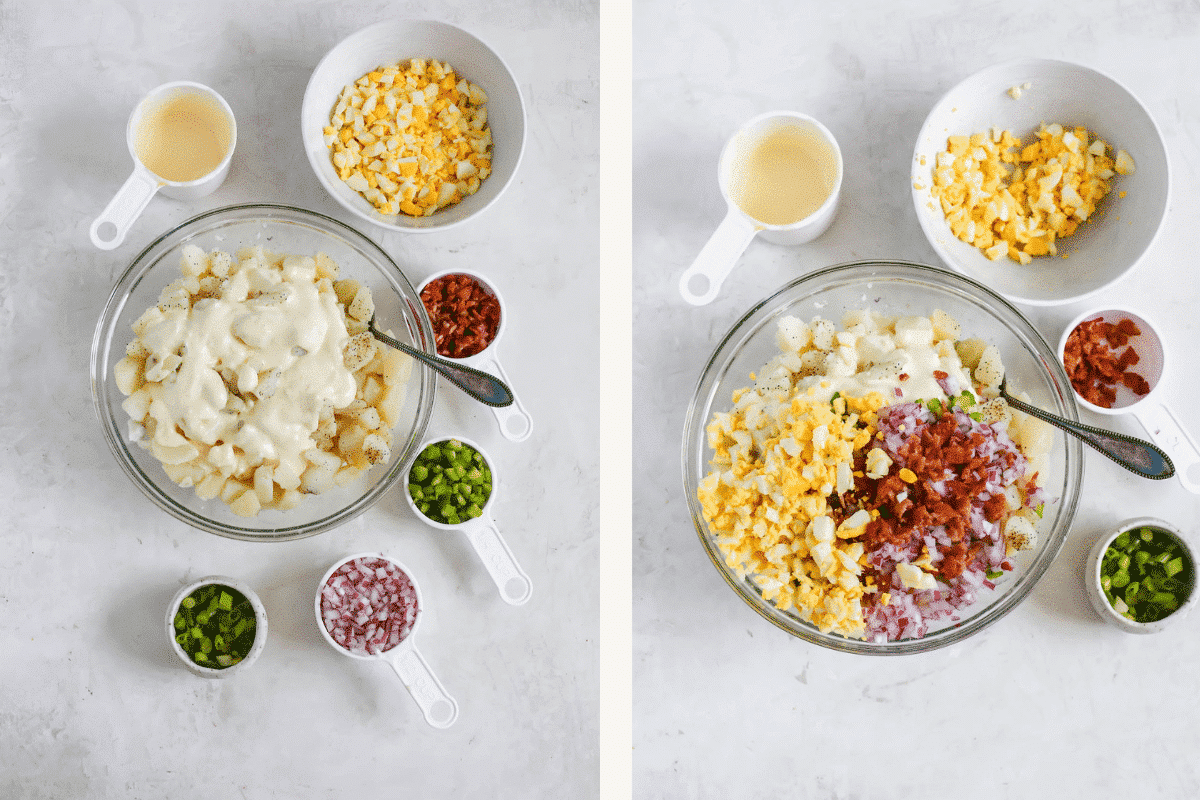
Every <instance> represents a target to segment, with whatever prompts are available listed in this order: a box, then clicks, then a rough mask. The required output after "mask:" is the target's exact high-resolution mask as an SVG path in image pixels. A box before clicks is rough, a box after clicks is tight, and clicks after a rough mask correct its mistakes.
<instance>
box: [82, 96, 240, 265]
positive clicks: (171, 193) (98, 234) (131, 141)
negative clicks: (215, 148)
mask: <svg viewBox="0 0 1200 800" xmlns="http://www.w3.org/2000/svg"><path fill="white" fill-rule="evenodd" d="M177 94H202V95H206V96H208V97H209V98H211V99H212V100H215V101H216V102H217V103H218V104H219V105H220V107H221V109H222V110H223V111H224V113H225V116H226V117H227V119H228V122H229V149H228V151H227V152H226V153H225V157H224V158H223V159H222V160H221V163H220V164H218V165H217V167H216V168H215V169H214V170H212V171H211V172H209V173H208V174H207V175H204V176H202V177H200V178H197V179H196V180H192V181H170V180H167V179H165V178H163V177H161V176H159V175H156V174H154V173H153V172H151V171H150V169H149V168H148V167H146V165H145V164H143V163H142V161H141V159H140V158H139V157H138V152H137V142H138V133H139V129H140V127H141V123H142V120H143V119H144V118H145V116H146V114H147V112H149V111H152V110H154V109H155V108H157V107H158V106H159V105H160V104H161V103H163V102H166V101H167V100H168V99H170V98H171V97H172V96H174V95H177ZM125 142H126V144H127V145H128V146H129V154H130V155H131V156H133V174H131V175H130V176H129V178H128V179H126V181H125V183H124V185H123V186H121V188H120V189H119V190H117V193H116V195H115V196H114V197H113V199H112V200H111V201H109V204H108V205H107V206H106V207H105V208H104V210H103V211H102V212H100V216H99V217H97V218H96V220H95V221H94V222H93V223H92V227H91V229H90V230H89V231H88V233H89V235H90V237H91V239H92V244H94V245H95V246H96V247H99V248H100V249H101V250H112V249H113V248H114V247H117V246H118V245H120V244H121V242H123V241H125V235H126V234H127V233H128V232H129V228H130V226H132V225H133V222H134V220H136V219H137V218H138V216H139V215H140V214H141V213H142V211H143V210H144V209H145V208H146V206H147V205H148V204H149V202H150V199H151V198H152V197H154V195H155V194H156V193H158V192H159V191H162V193H163V194H164V195H166V196H167V197H170V198H173V199H175V200H196V199H199V198H201V197H204V196H206V195H209V194H212V193H213V192H214V191H216V189H217V187H219V186H220V185H221V183H222V182H223V181H224V180H225V176H226V175H228V174H229V164H230V162H231V161H232V160H233V151H234V149H235V148H236V146H237V122H236V120H235V119H234V117H233V109H231V108H230V107H229V103H227V102H225V98H223V97H221V95H219V94H217V92H216V91H214V90H213V89H210V88H209V87H207V86H205V85H203V84H200V83H194V82H193V81H173V82H171V83H164V84H163V85H162V86H159V87H157V88H155V89H152V90H151V91H150V93H149V94H147V95H146V96H145V97H143V98H142V100H141V102H139V103H138V104H137V106H136V107H135V108H134V109H133V113H132V114H130V115H129V123H128V125H126V128H125Z"/></svg>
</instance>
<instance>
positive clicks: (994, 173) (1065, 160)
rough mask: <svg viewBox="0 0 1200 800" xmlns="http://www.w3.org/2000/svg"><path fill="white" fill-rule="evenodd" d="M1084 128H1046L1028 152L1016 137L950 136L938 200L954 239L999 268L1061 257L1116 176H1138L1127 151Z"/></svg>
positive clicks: (939, 163) (937, 176) (937, 171)
mask: <svg viewBox="0 0 1200 800" xmlns="http://www.w3.org/2000/svg"><path fill="white" fill-rule="evenodd" d="M1108 153H1109V145H1108V144H1107V143H1106V142H1104V141H1102V140H1100V139H1094V138H1093V137H1092V134H1091V133H1090V132H1089V131H1088V130H1087V128H1084V127H1076V128H1064V127H1063V126H1062V125H1059V124H1057V123H1054V124H1051V125H1042V126H1041V128H1039V130H1038V131H1037V133H1036V135H1035V141H1033V142H1031V143H1030V144H1028V145H1022V143H1021V141H1020V140H1018V139H1017V138H1015V137H1014V136H1013V135H1012V134H1011V133H1010V132H1009V131H1001V130H998V129H993V130H992V131H991V132H990V133H975V134H971V135H970V136H950V137H949V138H948V139H947V141H946V150H945V151H943V152H941V153H938V155H937V159H936V163H935V164H934V167H933V187H932V192H933V196H934V198H936V199H937V201H938V202H939V203H940V205H941V210H942V212H943V213H944V214H945V216H946V221H947V222H948V223H949V225H950V230H951V232H952V233H953V234H954V235H955V236H956V237H957V238H959V239H961V240H962V241H964V242H967V243H968V244H972V245H974V246H975V247H977V248H979V249H980V250H982V251H983V253H984V255H986V256H987V257H988V258H989V259H991V260H993V261H995V260H997V259H999V258H1001V257H1004V256H1007V257H1008V258H1011V259H1012V260H1014V261H1019V262H1020V263H1022V264H1028V263H1030V262H1031V261H1032V260H1033V258H1034V257H1036V256H1044V255H1055V254H1056V253H1057V245H1056V240H1058V239H1060V238H1062V237H1064V236H1070V235H1071V234H1072V233H1074V232H1075V230H1076V229H1077V228H1078V227H1079V225H1080V224H1081V223H1083V222H1085V221H1086V220H1088V219H1089V218H1090V217H1091V216H1092V215H1093V214H1094V213H1095V212H1096V208H1097V205H1098V204H1099V202H1100V201H1101V200H1102V199H1103V198H1104V197H1105V195H1107V194H1108V193H1109V191H1110V190H1111V188H1112V186H1111V179H1112V178H1113V176H1114V175H1117V174H1120V175H1128V174H1132V173H1133V171H1134V169H1135V165H1134V163H1133V159H1132V158H1130V157H1129V155H1128V154H1127V153H1125V151H1123V150H1119V151H1117V153H1116V156H1115V160H1114V158H1113V157H1111V156H1109V154H1108Z"/></svg>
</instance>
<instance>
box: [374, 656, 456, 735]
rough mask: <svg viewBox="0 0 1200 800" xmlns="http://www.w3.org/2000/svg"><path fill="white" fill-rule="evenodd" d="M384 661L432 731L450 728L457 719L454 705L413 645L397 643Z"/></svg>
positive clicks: (453, 701) (444, 688) (452, 699)
mask: <svg viewBox="0 0 1200 800" xmlns="http://www.w3.org/2000/svg"><path fill="white" fill-rule="evenodd" d="M384 660H385V661H387V663H388V664H390V665H391V667H392V669H393V670H395V672H396V675H398V676H399V678H400V680H401V682H403V683H404V688H406V689H408V693H409V694H410V695H412V699H413V700H416V701H417V705H418V706H420V707H421V713H422V714H423V715H424V716H425V721H426V722H428V723H429V724H430V725H432V726H433V727H435V728H449V727H450V726H451V725H453V724H454V721H455V720H456V719H458V703H457V702H455V700H454V698H453V697H451V696H450V695H449V693H448V692H447V691H446V687H444V686H442V682H441V681H439V680H438V678H437V676H436V675H434V674H433V670H432V669H430V668H429V664H428V663H427V662H426V661H425V658H424V656H422V655H421V653H420V651H418V650H417V647H416V645H414V644H410V643H409V642H401V643H400V644H399V645H397V646H396V647H394V648H393V649H392V650H390V651H389V652H388V653H387V655H386V657H385V658H384Z"/></svg>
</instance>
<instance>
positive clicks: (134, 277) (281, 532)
mask: <svg viewBox="0 0 1200 800" xmlns="http://www.w3.org/2000/svg"><path fill="white" fill-rule="evenodd" d="M256 215H257V216H259V217H264V216H269V217H271V218H272V219H276V220H283V221H287V222H296V223H302V224H310V223H316V226H317V227H319V228H322V232H323V233H327V234H331V235H335V236H341V237H342V238H344V239H345V240H346V241H347V244H349V245H351V246H355V247H361V248H363V249H365V250H367V251H369V252H370V253H371V254H372V255H374V256H376V257H377V258H378V259H379V264H380V266H381V267H383V270H382V271H383V272H384V274H385V277H387V278H388V279H390V280H392V281H394V282H395V283H396V284H398V285H399V286H400V287H401V288H402V289H406V290H408V291H410V292H411V295H412V299H413V302H411V303H408V302H406V303H404V305H405V306H406V307H408V308H409V311H410V313H411V314H412V316H413V318H414V320H415V322H416V325H417V328H418V329H419V332H420V338H421V340H422V341H421V342H419V343H418V342H414V345H415V344H419V345H420V347H421V349H422V350H423V351H424V352H426V353H429V354H433V351H432V349H431V348H432V347H433V341H434V338H433V328H432V326H431V325H430V323H429V315H428V314H427V313H426V312H425V306H424V304H423V303H421V299H420V296H419V295H418V294H417V292H416V289H415V288H414V287H413V285H412V282H411V281H409V279H408V277H407V276H406V275H405V274H404V272H403V270H401V269H400V267H399V265H398V264H397V263H396V262H395V260H394V259H393V258H392V257H391V256H390V255H389V254H388V253H387V251H386V250H384V249H383V247H382V246H381V245H379V244H378V243H376V242H375V241H374V240H373V239H371V238H370V237H369V236H367V235H365V234H364V233H362V232H361V231H358V230H356V229H355V228H353V227H351V226H350V225H347V224H346V223H344V222H342V221H340V220H337V219H334V218H333V217H330V216H327V215H325V214H321V213H319V212H316V211H311V210H309V209H306V208H301V207H299V206H294V205H288V204H283V203H239V204H234V205H228V206H222V207H220V208H214V209H211V210H209V211H205V212H203V213H200V214H197V215H196V216H193V217H190V218H189V219H186V220H184V221H183V222H181V223H179V224H178V225H175V226H174V227H172V228H171V229H170V230H168V231H166V232H165V233H163V234H161V235H160V236H158V237H157V238H156V239H155V240H154V241H153V242H151V243H150V244H148V245H147V246H146V247H145V248H144V249H143V250H142V251H141V252H140V253H138V255H137V256H136V257H135V258H134V259H133V260H132V261H131V262H130V264H129V266H128V267H127V268H126V269H125V270H124V271H123V272H122V273H121V276H120V277H119V278H118V279H117V281H116V283H115V284H114V285H113V289H112V291H111V292H110V294H109V296H108V299H107V301H106V302H105V304H104V307H103V309H102V311H101V313H100V317H99V319H98V321H97V322H96V328H95V331H94V333H93V336H92V350H91V360H90V380H91V390H92V404H93V407H94V409H95V411H96V415H97V418H98V421H99V422H100V427H101V428H102V429H103V431H104V437H105V440H106V441H107V442H108V446H109V449H110V450H111V451H112V453H113V455H114V457H115V458H116V460H117V463H118V464H120V466H121V469H122V470H123V471H124V472H125V474H126V475H127V476H128V477H129V478H130V480H131V481H132V482H133V484H134V485H135V486H137V488H138V489H139V490H140V491H141V492H142V494H143V495H145V496H146V497H147V498H149V499H150V500H151V502H153V503H154V505H156V506H158V507H159V508H160V509H162V510H163V511H165V512H167V513H168V514H170V515H171V516H172V517H174V518H175V519H177V520H180V521H182V522H185V523H187V524H189V525H191V526H192V527H195V528H199V529H200V530H203V531H207V532H209V533H215V534H217V535H219V536H224V537H227V538H230V539H240V540H243V541H254V542H283V541H292V540H295V539H302V538H306V537H308V536H315V535H316V534H319V533H324V532H325V531H328V530H331V529H333V528H335V527H337V526H339V525H342V524H344V523H346V522H349V521H350V520H352V519H354V518H355V517H357V516H359V515H360V514H362V513H363V512H365V511H366V510H367V509H369V508H370V507H371V506H373V505H374V504H375V503H376V502H378V501H379V500H380V499H381V498H382V497H383V495H384V494H386V493H387V492H388V491H389V490H390V489H391V488H392V487H393V486H394V485H395V484H396V483H397V482H398V481H399V479H400V478H401V477H403V475H405V474H406V471H407V467H408V464H409V462H411V461H412V459H413V458H414V457H415V455H416V453H417V452H419V451H418V450H416V445H417V444H419V443H420V442H421V441H423V440H424V438H425V432H426V430H427V428H428V425H429V420H430V417H431V416H432V410H433V402H434V399H435V395H436V392H437V381H436V380H435V375H434V372H433V370H432V369H431V368H430V367H428V366H427V365H425V364H421V363H415V364H414V370H416V369H418V368H419V369H420V370H421V372H420V375H421V390H420V394H419V396H418V397H417V400H416V403H417V409H416V419H415V421H414V427H413V430H412V433H411V436H412V442H413V448H412V449H411V451H410V452H409V453H408V456H407V457H406V458H399V459H397V460H396V463H395V464H394V465H393V466H392V468H391V469H390V470H389V471H388V472H387V473H386V474H384V475H383V476H382V477H381V478H380V479H379V481H378V482H377V483H376V484H375V485H374V486H372V487H371V488H370V490H368V491H366V492H365V493H364V494H362V495H361V496H359V497H358V498H356V499H355V500H354V501H353V502H351V503H350V504H349V505H347V506H344V507H342V508H341V509H339V510H338V511H335V512H333V513H330V514H327V515H325V516H324V517H321V518H320V519H316V520H312V521H310V522H306V523H303V524H299V525H287V524H281V525H279V526H277V527H262V528H257V527H242V526H235V525H226V524H223V523H220V522H216V521H214V520H211V519H209V518H208V517H206V516H203V515H201V514H198V513H196V512H195V511H193V510H191V509H189V508H185V507H183V506H181V505H180V504H178V503H176V502H175V501H174V500H172V499H171V498H170V497H167V496H166V495H165V494H164V493H163V491H162V490H161V489H160V488H159V486H158V484H157V482H156V481H154V480H152V479H151V478H150V477H149V476H147V475H145V474H144V473H143V472H142V470H140V469H139V468H138V467H137V465H136V464H134V463H133V461H132V459H131V458H130V457H129V455H128V452H127V450H126V448H125V445H124V437H123V435H122V434H121V432H120V426H121V425H122V424H123V423H124V420H123V419H120V418H118V416H117V415H115V414H114V413H113V411H112V409H111V408H110V407H109V404H108V403H107V402H106V398H105V397H104V393H103V391H102V387H103V386H105V385H107V384H108V382H109V381H111V380H112V377H111V376H110V375H108V374H107V370H106V369H105V363H104V362H106V361H107V355H108V353H109V351H110V350H111V346H112V341H111V339H112V336H111V335H110V328H113V327H114V326H115V325H116V324H117V319H118V318H119V316H120V312H121V310H122V309H123V308H124V306H125V303H126V302H127V301H128V296H129V294H130V292H131V291H132V290H133V288H134V287H135V286H136V285H137V283H139V282H140V281H141V280H142V278H143V277H144V275H145V273H146V271H147V270H148V269H149V268H150V267H151V266H152V265H153V263H155V262H156V261H157V259H151V256H152V255H154V254H156V253H157V252H158V249H159V248H163V250H164V252H165V251H166V250H169V249H171V248H173V247H176V246H179V245H182V244H184V243H186V242H187V241H188V240H190V239H191V238H193V237H194V235H195V234H196V233H199V232H202V231H203V230H204V229H203V228H201V229H200V230H199V231H196V232H193V233H190V234H188V235H187V236H186V237H185V238H183V239H181V240H180V241H179V242H176V243H173V244H170V245H169V246H167V243H168V242H169V241H170V240H171V239H172V237H175V236H177V235H179V234H180V232H181V231H184V230H185V229H187V228H189V227H191V226H200V225H201V224H202V223H203V222H205V221H208V220H213V219H214V218H216V219H220V218H223V217H225V216H230V217H233V218H234V219H235V220H236V219H237V218H238V217H242V219H240V220H238V221H242V222H245V221H249V220H253V219H255V217H256ZM330 229H332V230H330ZM106 339H107V340H108V341H107V342H106ZM164 479H166V480H169V478H165V476H164Z"/></svg>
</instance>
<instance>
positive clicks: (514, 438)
mask: <svg viewBox="0 0 1200 800" xmlns="http://www.w3.org/2000/svg"><path fill="white" fill-rule="evenodd" d="M447 275H465V276H467V277H468V278H473V279H474V280H475V281H476V282H478V283H479V285H480V286H481V287H483V290H484V291H485V292H487V293H488V294H490V295H491V296H492V297H494V298H496V302H497V303H499V304H500V324H499V325H498V326H497V328H496V335H495V336H493V337H492V340H491V341H490V342H488V344H487V347H485V348H483V349H482V350H480V351H479V352H478V353H476V354H475V355H471V356H466V357H465V358H454V357H453V356H446V355H443V354H442V353H439V354H438V355H441V356H442V357H443V358H448V359H450V360H451V361H457V362H459V363H462V364H466V365H467V366H469V367H474V368H475V369H479V370H483V371H484V372H488V373H491V374H492V375H495V376H496V377H497V378H499V379H500V380H502V381H504V383H505V384H506V385H507V386H508V388H509V390H510V391H511V392H512V396H513V401H512V405H508V406H491V409H492V414H493V415H495V417H496V422H497V424H498V425H499V426H500V433H501V434H503V436H504V438H505V439H508V440H509V441H510V442H523V441H525V440H526V439H528V438H529V434H530V433H532V432H533V419H532V418H531V417H530V416H529V412H528V411H526V410H525V406H524V405H522V404H521V398H520V397H519V396H518V395H517V390H516V389H514V388H513V385H512V381H511V380H509V378H508V373H506V372H505V371H504V367H502V366H501V365H500V357H499V355H497V353H496V345H497V344H498V343H499V341H500V337H501V336H502V335H503V334H504V329H505V327H506V325H507V320H508V310H507V308H506V307H505V305H504V297H503V296H502V295H501V294H500V290H499V289H497V288H496V284H494V283H492V281H490V280H489V279H488V278H486V277H484V276H483V275H481V274H480V273H478V272H473V271H471V270H466V269H447V270H442V271H441V272H435V273H434V274H433V275H430V276H429V277H428V278H426V279H425V282H424V283H422V284H421V288H420V290H419V292H424V291H425V288H426V287H427V286H429V284H431V283H433V282H434V281H436V280H438V279H439V278H444V277H446V276H447ZM426 310H427V311H428V309H426ZM435 333H436V331H435Z"/></svg>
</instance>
